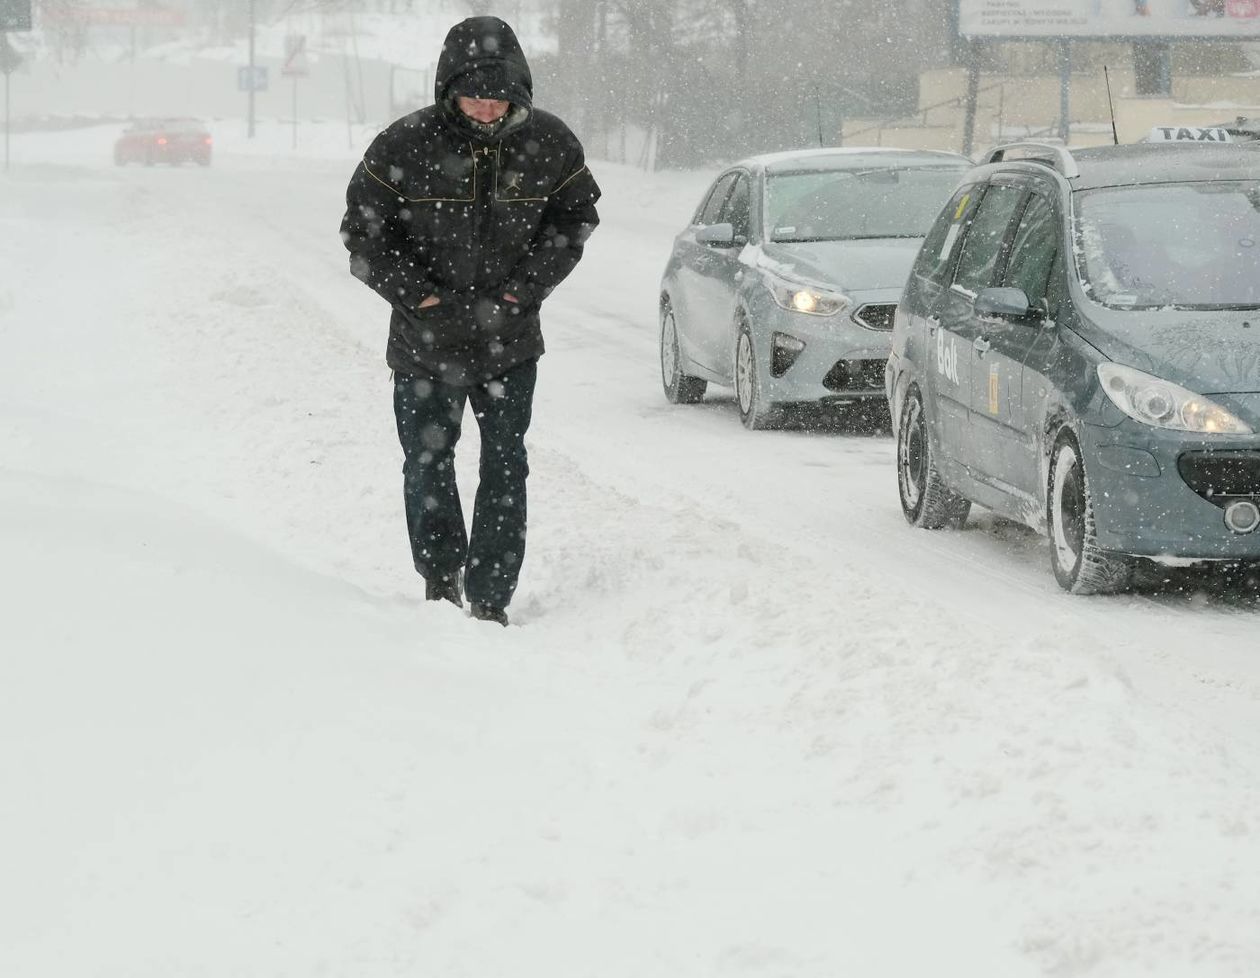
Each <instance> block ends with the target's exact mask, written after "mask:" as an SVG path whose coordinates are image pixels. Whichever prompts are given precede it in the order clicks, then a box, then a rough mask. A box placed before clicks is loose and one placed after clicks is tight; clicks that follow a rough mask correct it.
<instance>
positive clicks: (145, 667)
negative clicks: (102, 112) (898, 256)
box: [0, 126, 1260, 978]
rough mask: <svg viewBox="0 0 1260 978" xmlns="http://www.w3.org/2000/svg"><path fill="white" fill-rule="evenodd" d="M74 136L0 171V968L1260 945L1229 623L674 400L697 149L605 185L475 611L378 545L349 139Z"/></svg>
mask: <svg viewBox="0 0 1260 978" xmlns="http://www.w3.org/2000/svg"><path fill="white" fill-rule="evenodd" d="M115 132H116V130H109V129H99V130H89V131H84V132H80V133H73V134H48V135H35V134H30V135H24V136H21V137H18V138H16V139H15V143H14V154H15V160H16V162H17V167H16V169H15V170H14V171H13V172H12V173H11V174H9V175H8V176H7V177H0V228H3V231H4V233H3V235H2V236H0V276H2V277H0V541H2V542H3V546H2V547H0V586H2V587H3V594H4V595H5V602H4V611H3V614H2V615H0V784H3V785H4V786H5V787H4V790H3V792H0V866H3V867H4V870H3V876H4V879H5V885H4V886H2V887H0V974H4V975H22V976H31V978H36V976H39V978H42V976H57V978H62V976H66V975H86V974H92V975H99V976H111V978H112V976H118V978H123V976H126V978H137V976H149V975H152V976H163V978H172V976H185V975H187V976H195V975H214V976H222V975H239V976H246V975H258V976H268V978H272V976H281V975H295V976H297V975H302V976H310V975H318V974H325V975H354V976H356V978H358V976H390V978H392V976H402V975H408V976H412V975H416V974H434V975H469V976H478V978H481V976H486V975H507V974H511V975H540V976H541V975H546V976H548V978H555V976H567V975H573V976H578V975H589V974H599V975H601V976H618V975H625V976H635V978H641V976H643V975H645V974H662V975H721V976H727V975H759V976H760V975H764V976H793V978H795V976H814V975H817V976H823V975H827V976H833V975H836V974H873V975H912V974H913V975H919V974H935V975H951V976H952V975H958V976H968V978H973V976H976V975H1002V976H1004V978H1006V976H1019V975H1042V974H1045V975H1072V974H1084V973H1089V974H1091V975H1105V976H1126V978H1127V976H1133V975H1161V976H1174V975H1176V976H1182V975H1186V976H1189V975H1194V976H1196V978H1199V976H1224V975H1253V974H1255V973H1256V972H1257V971H1258V970H1260V839H1258V838H1257V833H1258V832H1260V823H1257V816H1256V812H1257V811H1260V790H1258V787H1260V781H1258V779H1257V773H1258V770H1260V760H1257V758H1260V725H1258V724H1257V722H1256V716H1257V695H1258V691H1260V662H1258V661H1257V656H1258V655H1260V642H1257V639H1256V635H1257V629H1256V612H1255V611H1254V610H1253V609H1252V608H1251V607H1250V606H1249V605H1247V604H1246V603H1244V602H1239V601H1235V600H1228V599H1226V598H1222V597H1220V596H1213V595H1210V594H1192V595H1176V594H1174V595H1137V596H1127V597H1121V598H1116V599H1099V600H1089V599H1080V598H1072V597H1069V596H1066V595H1064V594H1062V593H1060V592H1059V590H1058V589H1057V587H1056V585H1055V584H1054V581H1053V578H1052V577H1051V575H1050V573H1049V570H1048V567H1047V563H1048V561H1047V558H1046V552H1045V545H1044V542H1043V541H1041V540H1040V539H1039V538H1037V537H1035V536H1033V535H1032V534H1030V533H1028V532H1026V531H1023V530H1021V529H1019V528H1016V527H1012V526H1009V525H1007V524H1004V523H1001V522H998V521H995V520H993V519H992V518H986V517H984V516H983V515H981V516H980V517H978V518H976V519H973V521H972V525H971V527H970V528H969V529H968V530H966V531H964V532H961V533H943V534H926V533H918V532H914V531H911V530H910V529H908V528H907V527H906V526H905V524H904V521H903V520H902V518H901V515H900V512H899V510H898V506H897V501H896V492H895V480H894V476H893V469H892V455H893V452H892V445H891V443H890V442H889V441H888V440H887V439H884V438H872V437H868V436H863V435H856V434H836V433H822V432H808V431H802V432H774V433H764V434H761V433H759V434H751V433H748V432H745V431H744V430H743V429H742V428H740V426H739V424H738V420H737V418H736V416H735V412H734V407H733V405H732V404H731V402H730V398H729V396H724V395H722V394H721V393H720V392H719V393H718V394H716V395H712V396H710V398H709V399H708V400H707V401H706V403H705V404H703V405H701V406H699V407H696V408H673V407H670V406H669V405H667V404H666V403H665V401H664V399H663V398H662V396H661V393H660V389H659V380H658V371H657V361H656V335H655V331H656V322H655V307H656V286H657V282H658V279H659V273H660V270H661V268H662V267H663V264H664V257H665V254H666V253H667V251H668V248H669V244H670V240H671V237H672V235H673V233H674V232H675V231H676V230H677V228H678V226H680V225H681V224H682V222H683V221H684V220H685V219H686V216H687V214H688V213H689V212H690V211H691V210H692V208H693V207H694V203H695V200H696V198H697V197H698V194H699V193H700V191H701V189H702V187H703V186H704V183H705V179H706V175H704V174H696V175H682V176H678V175H660V174H658V175H644V174H641V173H638V172H636V171H633V170H630V169H623V168H618V167H612V166H601V165H599V164H596V173H597V176H598V177H599V179H600V181H601V183H602V184H603V185H604V187H605V191H606V197H605V201H604V204H603V207H602V213H603V215H604V225H603V226H602V227H601V228H600V230H599V231H598V232H597V234H596V236H595V237H594V239H593V240H592V242H591V245H590V250H589V255H588V259H587V261H586V262H585V263H584V264H583V265H582V266H581V267H580V268H579V270H578V272H577V273H576V274H575V275H574V277H573V279H572V280H571V281H570V282H568V283H566V284H565V285H564V286H563V287H562V288H561V290H560V291H559V292H558V293H557V294H556V296H555V297H554V298H553V299H552V300H551V302H550V303H549V304H548V306H547V308H546V309H545V311H544V322H545V328H546V331H547V338H548V344H549V348H550V352H549V353H548V355H547V356H546V357H545V358H544V360H543V361H542V370H541V375H540V383H539V399H538V404H537V410H536V413H535V422H534V427H533V429H532V436H531V439H530V447H531V463H532V468H533V472H534V475H533V477H532V480H531V517H532V520H531V522H532V533H531V537H530V552H529V555H528V557H527V560H526V567H525V573H524V578H523V583H522V588H521V591H520V593H519V596H518V600H517V602H516V603H515V604H514V606H513V609H512V610H513V613H514V617H515V618H516V620H517V621H518V622H519V627H514V628H512V629H510V630H506V631H501V630H498V629H497V628H495V627H494V626H487V625H481V624H478V623H474V622H472V621H470V620H468V619H466V618H464V617H462V616H461V615H460V614H459V613H458V612H456V611H454V609H451V608H448V607H437V608H434V607H427V606H424V605H423V603H422V602H421V601H420V600H419V588H418V585H417V581H416V580H415V579H414V575H413V574H412V573H411V572H410V568H409V558H408V554H407V548H406V542H405V539H404V533H403V529H402V514H401V499H400V492H399V482H400V475H399V466H400V464H401V457H400V452H399V449H398V447H397V443H396V440H395V437H394V432H393V419H392V417H391V413H390V396H389V394H390V385H389V376H388V372H387V371H386V369H385V367H384V365H383V362H382V353H383V349H384V342H385V310H384V309H383V308H382V305H381V303H380V301H379V300H378V299H377V298H376V297H375V296H373V295H372V294H371V293H370V292H369V291H368V290H366V289H364V288H363V287H362V286H361V285H360V284H359V283H357V282H355V281H354V280H353V279H351V278H350V276H349V275H348V273H347V271H346V260H345V254H344V252H343V251H342V250H341V248H340V245H339V242H338V240H337V234H336V229H337V223H338V220H339V218H340V212H341V207H342V202H341V194H342V191H343V189H344V185H345V181H346V179H347V178H348V176H349V172H350V168H351V167H352V165H353V158H352V156H351V155H350V154H348V153H347V152H346V150H345V149H344V145H345V142H344V141H345V129H344V127H343V128H338V127H336V126H330V127H328V128H327V129H322V128H321V129H309V130H306V131H305V132H304V137H305V139H304V149H303V150H302V152H301V153H300V155H297V156H294V155H290V154H289V153H288V151H287V146H288V138H289V134H288V131H287V130H285V129H282V128H274V129H273V128H271V127H267V128H265V129H264V131H263V134H262V135H263V140H262V142H261V143H260V144H258V145H254V146H250V147H245V146H243V145H241V143H242V141H241V140H240V139H239V135H238V134H239V128H238V127H236V126H232V127H220V129H219V130H217V131H216V137H217V143H218V146H217V149H218V152H219V157H218V159H217V161H216V165H215V166H214V167H213V168H211V169H209V170H201V169H197V168H192V167H184V168H178V169H167V168H157V169H152V170H146V169H138V168H130V169H126V170H116V169H115V168H114V167H113V166H112V165H111V164H110V162H109V150H110V147H111V144H112V139H113V136H114V134H115ZM359 135H360V138H362V140H363V141H364V142H366V139H367V138H369V136H370V134H366V133H365V134H359ZM466 430H467V432H468V433H467V435H466V440H465V442H464V443H462V445H461V461H462V467H461V471H462V475H463V476H464V478H465V485H466V486H469V488H471V483H470V482H469V481H467V480H469V479H470V478H471V477H472V475H473V474H474V472H475V452H476V438H475V430H474V429H473V428H472V426H471V425H470V426H468V428H467V429H466Z"/></svg>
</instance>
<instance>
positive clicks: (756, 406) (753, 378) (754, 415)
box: [735, 323, 783, 431]
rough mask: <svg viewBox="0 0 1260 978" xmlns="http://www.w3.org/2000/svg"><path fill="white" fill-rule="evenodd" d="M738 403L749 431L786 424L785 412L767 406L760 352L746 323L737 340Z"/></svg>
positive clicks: (736, 384)
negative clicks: (759, 361) (784, 422)
mask: <svg viewBox="0 0 1260 978" xmlns="http://www.w3.org/2000/svg"><path fill="white" fill-rule="evenodd" d="M735 403H736V405H737V406H738V407H739V420H740V421H742V422H743V423H744V427H745V428H747V429H749V430H750V431H760V430H762V429H765V428H773V427H775V426H776V425H777V424H779V423H780V422H781V421H782V420H783V412H782V409H781V408H776V407H775V406H774V405H773V404H769V403H767V401H766V398H765V394H764V393H763V392H762V389H761V374H760V372H759V370H758V369H757V352H756V350H755V349H754V348H753V341H752V333H751V332H749V329H748V324H747V323H741V324H740V327H739V334H738V336H737V338H736V340H735Z"/></svg>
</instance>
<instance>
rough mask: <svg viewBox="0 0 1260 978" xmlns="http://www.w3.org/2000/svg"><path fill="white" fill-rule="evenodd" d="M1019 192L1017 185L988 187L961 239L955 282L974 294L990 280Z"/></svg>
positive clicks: (990, 281)
mask: <svg viewBox="0 0 1260 978" xmlns="http://www.w3.org/2000/svg"><path fill="white" fill-rule="evenodd" d="M1023 194H1024V191H1023V190H1022V189H1020V188H1019V187H1010V186H1006V185H1004V184H996V185H994V186H991V187H990V188H989V190H988V192H987V193H986V194H985V195H984V200H982V201H981V202H980V210H979V211H978V212H977V214H976V217H975V220H973V221H972V222H971V227H970V228H969V229H968V230H967V237H966V239H965V240H964V241H963V248H962V254H960V255H959V256H958V268H957V269H956V270H955V272H954V284H955V285H957V286H960V287H962V288H963V289H966V290H967V291H968V292H972V293H976V292H979V291H980V290H981V289H985V288H988V287H989V286H990V285H991V284H992V283H993V273H994V272H995V271H996V269H997V266H998V259H999V258H1000V257H1001V252H1002V245H1003V242H1005V241H1006V232H1007V229H1008V228H1010V226H1011V219H1012V218H1013V217H1014V216H1015V208H1016V207H1017V206H1018V205H1019V201H1020V198H1021V197H1022V196H1023Z"/></svg>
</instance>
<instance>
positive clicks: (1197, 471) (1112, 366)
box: [885, 143, 1260, 594]
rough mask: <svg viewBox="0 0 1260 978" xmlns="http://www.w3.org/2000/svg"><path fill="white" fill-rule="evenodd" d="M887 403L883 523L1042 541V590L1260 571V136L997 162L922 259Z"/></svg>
mask: <svg viewBox="0 0 1260 978" xmlns="http://www.w3.org/2000/svg"><path fill="white" fill-rule="evenodd" d="M892 341H893V342H892V354H891V357H890V359H889V361H888V365H887V370H886V376H885V389H886V393H887V395H888V398H889V403H890V406H891V408H892V413H893V418H894V422H895V424H896V430H897V470H898V486H899V491H900V497H901V505H902V509H903V511H904V513H905V515H906V518H907V520H908V521H909V522H910V523H911V524H912V525H914V526H919V527H925V528H940V527H944V526H948V525H951V524H952V525H960V524H961V523H962V522H963V521H964V520H965V519H966V516H967V513H968V510H969V507H970V506H971V504H972V503H978V504H980V505H982V506H985V507H987V508H989V509H991V510H993V511H995V512H997V513H1000V514H1002V515H1004V516H1007V517H1009V518H1012V519H1015V520H1019V521H1021V522H1024V523H1026V524H1028V525H1030V526H1033V527H1036V528H1039V529H1041V530H1043V531H1045V532H1046V533H1047V534H1048V535H1049V537H1050V558H1051V563H1052V566H1053V570H1054V573H1055V576H1056V578H1057V579H1058V581H1059V583H1060V584H1061V585H1062V586H1063V587H1064V588H1066V589H1068V590H1069V591H1072V592H1075V593H1081V594H1087V593H1099V592H1110V591H1116V590H1120V589H1122V588H1125V587H1127V586H1128V585H1129V583H1130V581H1131V576H1132V572H1133V570H1134V568H1135V566H1136V565H1137V563H1138V561H1139V559H1140V558H1155V559H1164V560H1167V561H1171V562H1182V561H1187V560H1189V561H1195V560H1218V561H1219V560H1223V561H1236V562H1249V561H1256V560H1260V434H1257V432H1260V144H1256V143H1238V144H1233V145H1224V146H1212V147H1204V146H1181V145H1158V144H1145V145H1134V146H1116V147H1103V148H1096V149H1089V150H1081V151H1077V152H1075V153H1069V152H1068V151H1067V150H1065V149H1063V148H1061V147H1055V146H1050V145H1041V144H1035V143H1025V144H1014V145H1010V146H1003V147H999V148H997V149H995V150H994V151H992V152H991V153H990V154H988V155H987V157H986V158H985V161H984V162H983V163H982V164H981V165H980V166H978V167H977V168H976V169H974V170H972V171H971V172H970V173H969V174H968V175H967V176H966V177H965V178H964V180H963V182H962V185H961V186H960V187H959V188H958V190H957V191H956V192H955V194H954V195H953V198H952V199H951V200H950V202H949V204H948V205H947V206H946V208H945V210H944V211H943V212H942V213H941V215H940V216H939V218H938V220H937V222H936V224H935V226H934V227H933V228H932V230H931V232H930V233H929V235H928V237H927V238H926V239H925V242H924V245H923V247H922V249H921V250H920V252H919V255H918V258H917V259H916V262H915V265H914V268H913V270H912V272H911V275H910V279H909V281H908V283H907V286H906V290H905V294H904V295H903V297H902V301H901V303H900V304H899V305H898V308H897V315H896V322H895V325H894V330H893V337H892Z"/></svg>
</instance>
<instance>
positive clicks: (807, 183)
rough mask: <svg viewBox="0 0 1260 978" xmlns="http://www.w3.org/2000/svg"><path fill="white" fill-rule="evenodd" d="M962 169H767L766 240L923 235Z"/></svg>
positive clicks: (925, 233) (952, 167)
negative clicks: (789, 170)
mask: <svg viewBox="0 0 1260 978" xmlns="http://www.w3.org/2000/svg"><path fill="white" fill-rule="evenodd" d="M965 169H966V167H962V166H923V167H887V166H884V167H870V168H867V169H861V170H856V169H855V170H830V171H824V172H818V171H809V172H799V173H772V174H771V175H770V177H769V179H768V180H767V182H766V218H767V220H766V226H767V227H768V228H770V240H771V241H852V240H855V239H859V238H922V237H925V236H926V235H927V232H928V228H930V227H931V226H932V221H933V220H935V219H936V215H937V214H939V213H940V210H941V206H942V205H943V204H944V203H945V201H946V200H948V199H949V195H950V192H951V191H952V190H953V189H954V187H955V186H957V184H958V180H959V177H960V175H961V174H962V173H963V172H964V170H965Z"/></svg>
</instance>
